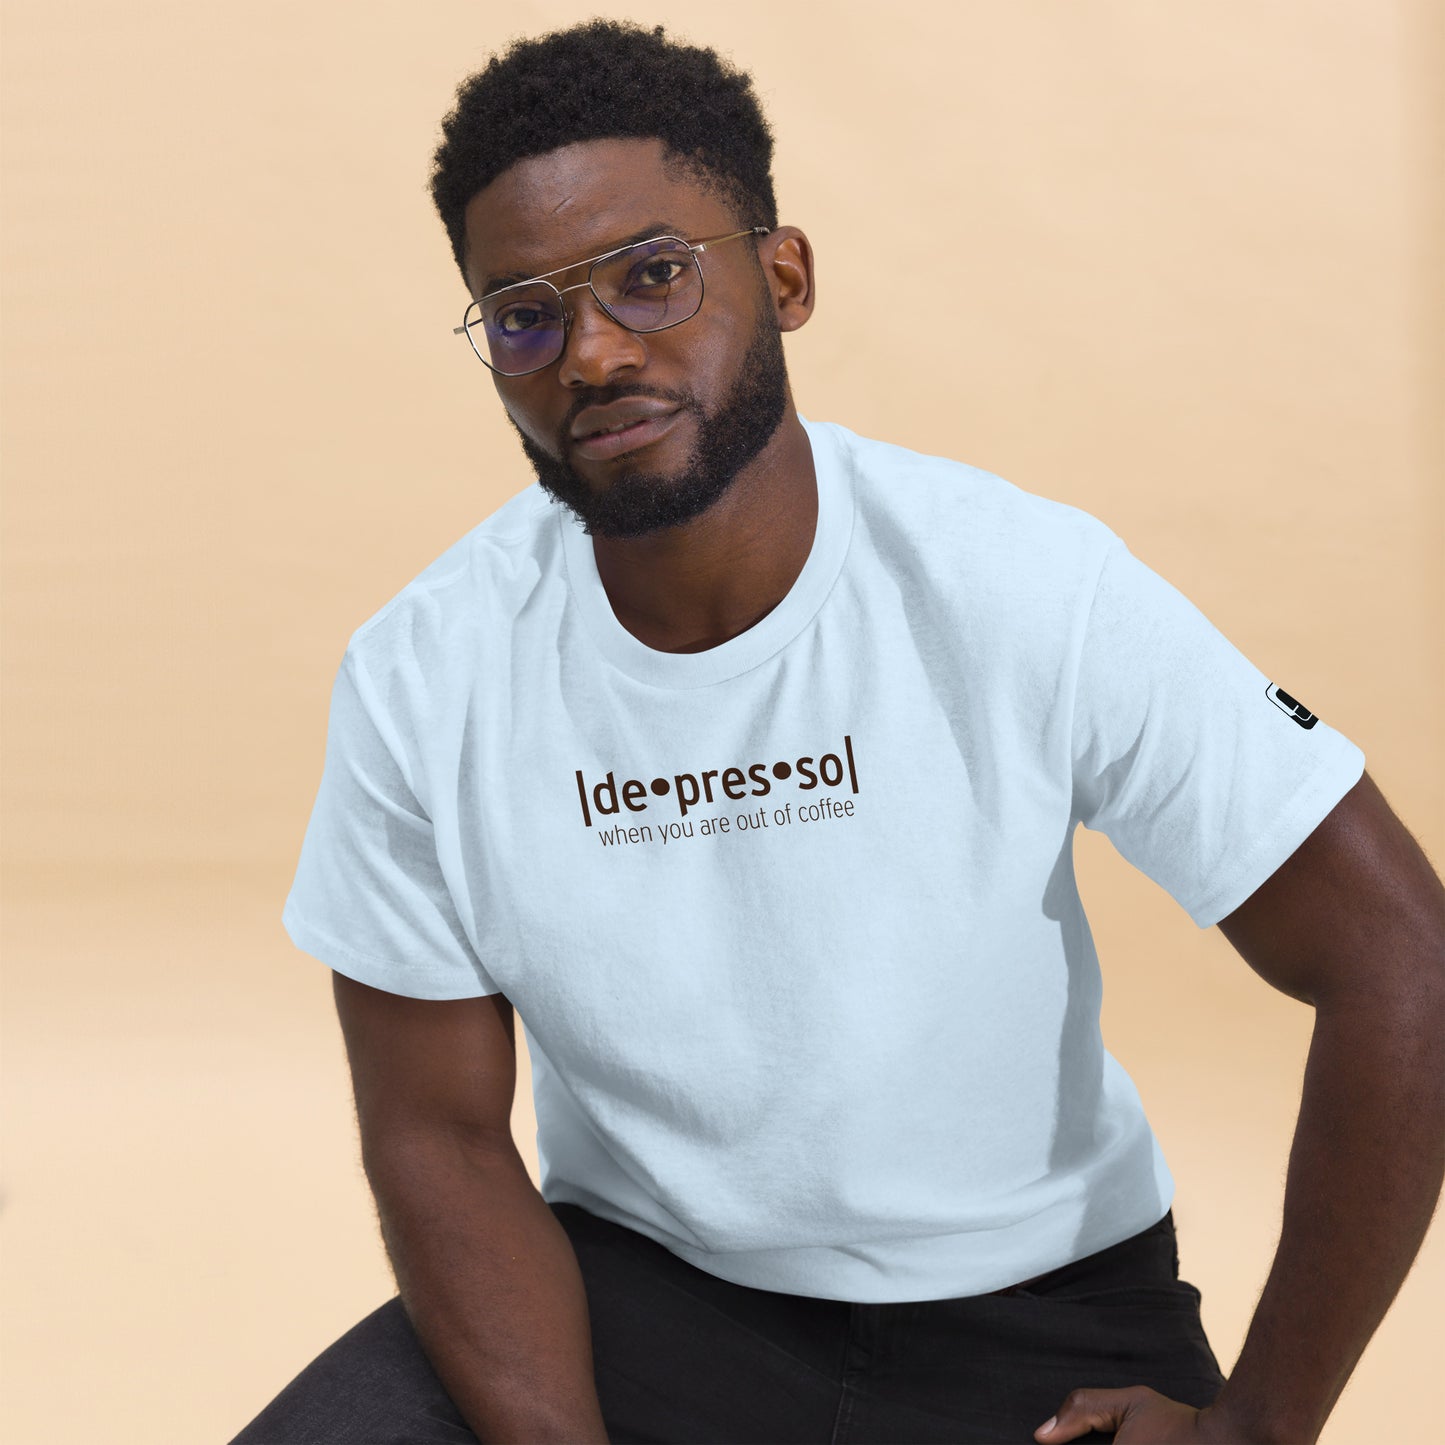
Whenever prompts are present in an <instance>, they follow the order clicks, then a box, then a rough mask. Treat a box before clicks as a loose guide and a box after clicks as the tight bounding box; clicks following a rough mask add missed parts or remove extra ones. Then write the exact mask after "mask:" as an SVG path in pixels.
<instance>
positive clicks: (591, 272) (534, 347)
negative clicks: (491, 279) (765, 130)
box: [452, 226, 770, 376]
mask: <svg viewBox="0 0 1445 1445" xmlns="http://www.w3.org/2000/svg"><path fill="white" fill-rule="evenodd" d="M769 233H770V228H769V227H767V226H749V227H748V228H747V229H746V230H744V231H729V232H727V233H726V234H725V235H721V236H704V237H703V238H702V239H701V240H700V241H691V242H689V241H685V240H683V238H682V237H681V236H668V235H661V236H649V237H647V238H646V239H645V240H642V241H633V242H630V243H629V244H628V245H626V246H618V247H615V248H614V249H613V250H611V251H604V252H603V253H602V254H601V255H600V256H591V257H588V258H587V259H586V260H584V261H574V262H572V264H571V265H570V266H559V267H557V269H556V270H555V271H546V272H544V273H543V274H542V275H540V276H532V277H530V278H529V279H528V280H526V281H515V282H513V283H512V284H511V285H509V286H500V287H498V288H497V289H496V290H495V291H489V292H487V294H486V295H485V296H481V297H478V298H477V300H475V301H473V302H472V303H471V304H470V305H469V306H468V307H467V309H466V311H465V313H464V314H463V316H462V324H461V325H460V326H454V327H453V328H452V335H453V336H465V337H466V338H467V341H468V342H469V343H470V344H471V348H472V350H473V351H474V352H475V353H476V355H477V359H478V360H479V361H481V362H482V364H483V365H484V366H486V367H488V368H489V369H490V370H492V371H494V372H496V373H497V375H499V376H530V375H531V374H532V373H533V372H534V371H541V370H543V369H544V368H546V367H548V366H551V364H552V363H553V362H554V361H556V360H557V359H558V357H560V356H561V355H562V353H563V352H564V351H565V350H566V347H567V336H568V334H569V333H570V331H571V328H572V312H570V311H569V310H568V309H567V307H566V306H565V305H564V304H563V302H562V297H563V296H564V295H566V293H567V292H568V291H580V290H582V289H584V288H585V289H587V290H589V291H591V292H592V295H593V297H594V299H595V300H596V302H597V304H598V305H599V306H600V307H601V308H602V309H603V310H604V311H605V312H606V313H607V314H608V315H609V316H610V317H611V318H612V319H613V320H614V321H616V322H617V324H618V325H619V326H622V327H625V328H626V329H627V330H628V331H635V332H638V333H639V334H645V333H648V332H653V331H666V330H668V329H669V328H670V327H673V326H681V325H682V323H683V322H684V321H690V320H692V318H693V317H694V316H696V315H697V313H698V311H699V310H700V309H701V307H702V298H703V275H702V267H701V266H700V265H699V264H698V261H697V255H698V253H699V252H701V251H705V250H707V249H708V248H709V247H710V246H721V245H722V244H723V243H724V242H725V241H735V240H737V239H738V237H740V236H766V235H768V234H769ZM666 241H671V242H674V243H676V244H675V249H673V250H671V251H665V252H661V253H657V252H655V251H652V250H649V248H651V247H657V246H658V245H659V244H660V243H662V242H666ZM683 251H685V252H687V254H688V256H689V259H690V260H691V263H692V271H693V273H694V277H695V281H696V291H695V296H696V304H695V305H694V306H693V307H692V309H691V310H690V311H689V312H688V313H687V314H686V315H685V316H677V317H674V318H672V319H670V320H666V321H663V322H662V323H661V324H660V325H657V326H639V325H636V324H634V322H633V321H628V320H626V319H625V318H624V317H622V316H620V315H619V314H618V313H617V311H616V310H614V306H616V305H617V302H618V300H620V299H622V298H619V297H614V298H613V300H612V302H611V303H609V301H608V299H607V297H605V296H603V295H602V294H601V293H600V292H599V291H598V290H597V288H596V286H594V285H593V277H594V276H595V275H596V272H597V268H598V267H599V266H601V265H603V264H604V263H606V262H608V261H613V260H615V259H616V258H617V257H618V256H622V255H625V254H627V253H628V252H636V253H637V255H639V256H651V255H654V254H660V255H661V256H663V257H676V256H678V255H679V254H680V253H681V252H683ZM579 266H586V267H587V279H586V280H585V281H579V282H577V284H576V285H574V286H560V287H559V286H554V285H553V284H552V282H551V281H550V280H549V279H548V278H549V277H552V276H560V275H562V274H563V272H566V271H575V270H576V269H577V268H578V267H579ZM536 286H544V287H546V289H547V290H548V291H550V292H551V293H552V294H553V295H554V296H555V297H556V300H557V310H558V312H559V313H560V325H559V324H558V319H557V318H555V317H554V318H550V321H551V324H550V325H547V326H544V327H533V328H531V331H532V332H533V333H534V334H533V335H532V337H531V338H530V340H529V341H527V342H526V343H524V344H523V347H522V348H519V359H520V357H521V352H522V351H523V350H525V347H526V346H530V347H531V351H532V356H533V357H535V356H538V355H541V353H542V351H546V352H547V353H548V354H547V357H546V360H545V361H536V362H535V363H534V364H532V365H528V366H525V367H523V368H522V369H521V370H520V371H509V370H505V369H503V367H501V366H498V365H497V364H496V363H495V362H494V361H491V360H488V358H487V357H486V356H485V355H484V354H483V348H484V347H485V348H486V349H487V350H491V349H492V340H493V338H495V337H498V336H499V335H500V334H501V333H499V332H498V331H497V330H496V329H495V328H492V327H489V325H488V319H487V318H488V315H489V314H490V315H492V316H495V315H496V314H497V313H498V307H499V305H500V304H504V303H498V301H497V298H498V297H499V296H500V297H506V296H507V295H508V294H509V293H519V294H520V293H521V292H522V291H523V290H525V288H528V287H536ZM485 303H491V310H490V313H489V311H488V307H487V306H486V304H485ZM664 314H665V311H664ZM635 319H636V317H634V321H635ZM479 332H480V333H481V335H480V337H479V336H478V334H477V333H479ZM498 346H499V348H500V347H503V346H505V342H502V341H498ZM494 354H497V355H499V356H500V355H501V353H500V351H499V352H498V353H494ZM527 359H529V360H530V359H531V358H527Z"/></svg>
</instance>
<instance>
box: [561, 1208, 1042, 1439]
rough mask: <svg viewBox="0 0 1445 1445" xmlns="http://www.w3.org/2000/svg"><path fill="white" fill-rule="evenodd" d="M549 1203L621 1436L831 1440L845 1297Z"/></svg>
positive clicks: (605, 1407) (616, 1434)
mask: <svg viewBox="0 0 1445 1445" xmlns="http://www.w3.org/2000/svg"><path fill="white" fill-rule="evenodd" d="M551 1207H552V1211H553V1213H554V1214H555V1215H556V1216H557V1218H558V1220H559V1221H560V1222H561V1224H562V1226H563V1228H564V1229H565V1230H566V1231H567V1235H568V1238H569V1239H570V1240H571V1241H572V1247H573V1250H574V1251H575V1253H576V1255H577V1261H578V1264H579V1265H580V1267H581V1270H582V1277H583V1281H584V1283H585V1285H586V1290H587V1304H588V1310H589V1312H590V1316H591V1326H592V1357H593V1365H594V1370H595V1374H596V1379H597V1395H598V1400H599V1401H600V1403H601V1406H602V1417H603V1419H604V1420H605V1421H606V1424H607V1433H608V1436H609V1438H610V1439H611V1440H612V1441H613V1445H654V1442H656V1445H662V1442H668V1445H703V1442H730V1445H749V1442H756V1445H787V1442H813V1445H828V1442H829V1440H830V1439H831V1436H832V1431H833V1424H834V1419H835V1417H836V1414H837V1407H838V1401H839V1395H840V1390H839V1370H840V1367H841V1362H842V1358H843V1351H844V1348H845V1346H846V1341H847V1321H848V1306H847V1304H846V1303H842V1302H840V1301H837V1300H821V1299H811V1298H808V1297H805V1296H801V1295H790V1294H783V1293H778V1292H774V1291H771V1290H760V1289H750V1288H748V1287H746V1286H744V1285H738V1284H733V1283H732V1282H731V1281H729V1280H724V1279H719V1278H718V1277H717V1276H716V1275H712V1274H708V1273H707V1272H706V1271H705V1270H700V1269H698V1268H696V1267H695V1266H694V1265H691V1264H689V1263H687V1262H686V1261H685V1260H682V1259H680V1258H678V1256H677V1255H675V1254H673V1253H672V1252H671V1251H670V1250H668V1249H667V1248H666V1247H665V1246H663V1245H661V1244H659V1243H658V1242H657V1241H656V1240H654V1239H651V1238H649V1237H648V1236H647V1235H644V1234H641V1233H639V1232H637V1231H636V1230H632V1229H628V1228H625V1227H624V1226H622V1225H620V1224H617V1223H615V1222H613V1221H612V1220H608V1219H603V1218H601V1217H600V1216H597V1215H594V1214H592V1213H591V1212H590V1211H588V1210H586V1209H583V1208H582V1207H581V1206H580V1205H576V1204H568V1203H555V1204H553V1205H552V1206H551ZM1040 1418H1041V1419H1043V1418H1045V1417H1043V1416H1041V1417H1040Z"/></svg>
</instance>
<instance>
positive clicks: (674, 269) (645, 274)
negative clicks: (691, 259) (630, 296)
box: [627, 256, 688, 291]
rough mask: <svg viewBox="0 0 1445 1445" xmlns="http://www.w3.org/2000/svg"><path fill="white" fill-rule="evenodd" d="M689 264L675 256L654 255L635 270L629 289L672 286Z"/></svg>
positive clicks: (629, 281) (629, 282)
mask: <svg viewBox="0 0 1445 1445" xmlns="http://www.w3.org/2000/svg"><path fill="white" fill-rule="evenodd" d="M687 264H688V263H687V262H686V261H679V260H678V259H677V257H675V256H654V257H652V258H651V259H650V260H648V261H644V262H643V263H642V265H640V266H638V267H637V268H636V270H634V271H633V273H632V275H631V276H630V277H629V278H628V284H627V289H628V290H629V291H636V290H640V289H646V288H647V287H649V286H671V285H672V283H673V282H674V281H676V280H677V278H678V277H679V276H680V275H682V273H683V272H684V271H686V270H687Z"/></svg>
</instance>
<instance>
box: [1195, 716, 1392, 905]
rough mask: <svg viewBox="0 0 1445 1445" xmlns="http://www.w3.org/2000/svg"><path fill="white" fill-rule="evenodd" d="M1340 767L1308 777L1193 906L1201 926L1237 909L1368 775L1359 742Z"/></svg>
mask: <svg viewBox="0 0 1445 1445" xmlns="http://www.w3.org/2000/svg"><path fill="white" fill-rule="evenodd" d="M1349 747H1350V751H1349V753H1347V754H1345V755H1344V756H1343V757H1342V758H1341V760H1340V764H1339V766H1338V767H1327V768H1324V769H1323V770H1321V771H1320V772H1317V773H1316V774H1315V775H1314V776H1313V777H1311V778H1309V779H1307V780H1306V782H1305V783H1304V785H1303V786H1302V787H1301V788H1300V790H1299V792H1298V793H1297V794H1296V795H1295V797H1294V798H1293V799H1292V800H1291V806H1290V807H1289V808H1288V809H1287V810H1285V811H1284V812H1283V813H1281V814H1280V818H1279V821H1278V823H1277V825H1276V826H1275V827H1274V828H1273V829H1271V830H1270V831H1269V832H1268V833H1266V834H1265V835H1264V836H1263V837H1262V838H1260V839H1258V840H1257V841H1256V842H1255V845H1254V847H1252V848H1251V849H1250V850H1249V851H1248V852H1247V853H1246V854H1245V855H1244V859H1243V861H1242V862H1241V863H1240V865H1239V867H1238V868H1237V869H1235V871H1234V873H1233V874H1232V876H1231V877H1230V878H1229V880H1228V881H1227V882H1226V883H1225V884H1223V885H1221V886H1220V887H1218V888H1216V889H1214V890H1213V892H1211V893H1210V894H1209V895H1208V896H1206V897H1205V898H1204V899H1203V900H1202V901H1201V902H1199V903H1197V904H1196V905H1195V906H1194V907H1192V908H1190V909H1189V910H1188V912H1189V916H1190V917H1191V918H1192V919H1193V920H1194V922H1195V923H1196V924H1197V925H1198V926H1199V927H1200V928H1212V927H1213V926H1214V925H1215V924H1216V923H1218V922H1219V920H1220V919H1221V918H1224V917H1227V916H1228V915H1229V914H1231V913H1233V912H1234V910H1235V909H1236V908H1238V907H1239V905H1240V904H1241V903H1243V902H1244V900H1245V899H1246V898H1248V897H1250V895H1251V894H1253V893H1254V892H1255V891H1256V890H1257V889H1258V888H1259V887H1260V886H1261V885H1262V884H1263V883H1264V882H1265V881H1266V880H1267V879H1268V878H1270V877H1271V876H1273V874H1274V873H1275V872H1276V871H1277V870H1278V869H1279V867H1280V866H1281V865H1282V864H1283V863H1284V862H1285V860H1286V859H1288V858H1289V857H1290V856H1291V854H1293V853H1294V852H1295V850H1296V849H1297V848H1298V847H1299V846H1300V844H1301V843H1303V842H1304V840H1305V839H1306V838H1308V837H1309V835H1310V834H1311V833H1313V832H1314V830H1315V829H1316V828H1317V827H1319V825H1320V824H1321V823H1322V822H1323V821H1324V820H1325V817H1326V816H1327V815H1328V814H1329V812H1330V810H1331V809H1332V808H1333V807H1334V806H1335V804H1337V803H1338V802H1339V801H1340V799H1341V798H1343V797H1344V796H1345V794H1346V793H1347V792H1349V790H1350V789H1351V788H1353V787H1354V786H1355V784H1356V783H1358V782H1359V781H1360V779H1361V778H1362V777H1363V776H1364V772H1365V755H1364V753H1363V751H1361V749H1360V748H1359V747H1358V746H1356V745H1355V744H1354V743H1350V744H1349Z"/></svg>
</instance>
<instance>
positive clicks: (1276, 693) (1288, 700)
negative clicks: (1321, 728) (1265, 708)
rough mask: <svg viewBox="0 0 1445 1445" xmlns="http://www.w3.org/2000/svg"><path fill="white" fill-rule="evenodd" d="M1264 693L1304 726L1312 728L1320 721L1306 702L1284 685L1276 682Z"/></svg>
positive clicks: (1283, 711) (1280, 708)
mask: <svg viewBox="0 0 1445 1445" xmlns="http://www.w3.org/2000/svg"><path fill="white" fill-rule="evenodd" d="M1264 695H1265V696H1266V697H1267V698H1268V699H1269V700H1270V701H1271V702H1272V703H1273V704H1274V705H1275V706H1276V707H1277V708H1278V709H1279V710H1280V711H1281V712H1282V713H1288V714H1289V716H1290V717H1292V718H1293V719H1294V720H1295V721H1296V722H1297V723H1298V724H1299V725H1300V726H1301V727H1302V728H1312V727H1313V726H1314V725H1315V724H1316V723H1317V722H1318V721H1319V718H1317V717H1316V716H1315V715H1314V713H1312V712H1311V711H1310V710H1309V708H1307V707H1306V706H1305V705H1304V703H1302V702H1297V701H1296V700H1295V699H1294V698H1292V697H1291V696H1290V695H1289V694H1288V693H1287V692H1286V691H1285V690H1284V689H1283V688H1282V687H1279V686H1277V685H1276V684H1275V683H1270V685H1269V686H1268V687H1267V688H1265V690H1264Z"/></svg>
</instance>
